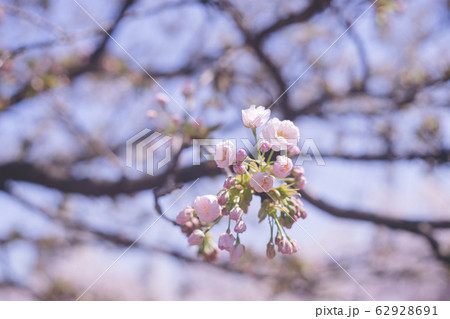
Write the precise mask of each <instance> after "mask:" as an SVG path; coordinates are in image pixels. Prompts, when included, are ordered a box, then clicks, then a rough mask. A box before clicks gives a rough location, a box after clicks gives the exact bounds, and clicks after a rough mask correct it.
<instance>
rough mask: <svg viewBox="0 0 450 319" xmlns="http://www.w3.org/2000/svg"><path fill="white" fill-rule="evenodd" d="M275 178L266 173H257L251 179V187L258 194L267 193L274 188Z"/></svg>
mask: <svg viewBox="0 0 450 319" xmlns="http://www.w3.org/2000/svg"><path fill="white" fill-rule="evenodd" d="M274 181H275V178H274V177H273V176H271V175H269V174H268V173H266V172H256V173H255V174H253V176H252V178H251V179H250V186H251V187H252V188H253V189H254V190H255V192H257V193H263V192H265V193H267V192H268V191H270V189H271V188H272V186H273V183H274Z"/></svg>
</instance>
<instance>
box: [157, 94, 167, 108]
mask: <svg viewBox="0 0 450 319" xmlns="http://www.w3.org/2000/svg"><path fill="white" fill-rule="evenodd" d="M155 100H156V102H157V103H158V104H159V105H161V106H164V105H166V104H167V102H169V97H168V96H167V95H166V94H164V93H158V94H156V96H155Z"/></svg>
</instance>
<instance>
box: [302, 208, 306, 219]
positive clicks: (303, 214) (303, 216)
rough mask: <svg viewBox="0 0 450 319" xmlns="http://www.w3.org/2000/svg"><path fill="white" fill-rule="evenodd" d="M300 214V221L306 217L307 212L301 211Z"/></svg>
mask: <svg viewBox="0 0 450 319" xmlns="http://www.w3.org/2000/svg"><path fill="white" fill-rule="evenodd" d="M301 214H302V215H301V218H302V219H305V218H306V217H308V212H307V211H306V210H302V212H301Z"/></svg>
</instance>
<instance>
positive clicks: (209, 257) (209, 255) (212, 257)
mask: <svg viewBox="0 0 450 319" xmlns="http://www.w3.org/2000/svg"><path fill="white" fill-rule="evenodd" d="M218 258H219V250H218V249H217V248H214V249H211V250H210V251H208V252H205V253H204V254H203V259H204V260H205V261H206V262H210V263H212V262H214V261H216V260H217V259H218Z"/></svg>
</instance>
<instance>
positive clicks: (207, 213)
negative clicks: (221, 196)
mask: <svg viewBox="0 0 450 319" xmlns="http://www.w3.org/2000/svg"><path fill="white" fill-rule="evenodd" d="M194 209H195V213H196V214H197V216H198V218H199V219H200V221H201V222H204V223H210V222H212V221H214V220H216V219H217V218H218V217H219V216H220V211H221V209H220V205H219V202H218V200H217V197H216V196H214V195H204V196H197V198H196V199H195V201H194Z"/></svg>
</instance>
